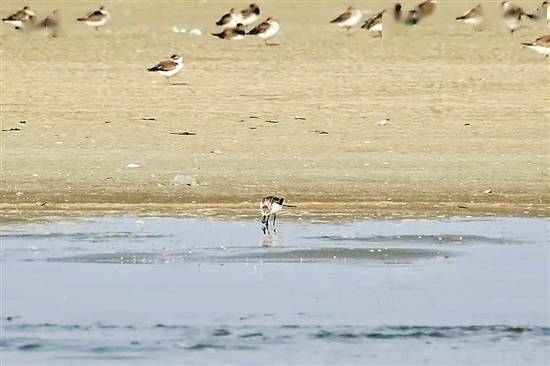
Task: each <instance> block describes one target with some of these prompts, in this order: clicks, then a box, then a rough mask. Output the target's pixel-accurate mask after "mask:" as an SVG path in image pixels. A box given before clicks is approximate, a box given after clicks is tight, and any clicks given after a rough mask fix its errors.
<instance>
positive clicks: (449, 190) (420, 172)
mask: <svg viewBox="0 0 550 366" xmlns="http://www.w3.org/2000/svg"><path fill="white" fill-rule="evenodd" d="M519 3H520V4H521V5H524V6H525V8H527V9H533V8H534V7H535V5H536V2H519ZM2 4H3V8H2V12H3V13H2V15H3V16H4V15H5V14H6V13H8V12H10V11H12V10H13V9H15V8H18V7H20V6H22V5H25V4H26V3H25V4H23V2H17V1H14V2H12V1H6V2H3V3H2ZM406 4H407V5H406V6H409V5H411V4H412V3H406ZM30 5H33V8H35V10H36V11H37V12H38V13H39V15H41V16H44V15H46V14H47V13H48V12H49V11H50V10H51V9H53V8H54V7H55V8H59V9H60V10H61V15H62V17H63V18H64V19H65V20H66V22H65V27H64V30H63V31H62V34H61V36H60V37H59V38H57V39H46V38H43V37H41V36H39V35H33V36H28V35H25V34H19V33H17V32H14V31H13V29H11V28H10V27H5V26H3V27H2V34H1V56H2V66H1V71H2V75H1V78H2V98H1V108H2V111H1V114H2V129H11V128H19V129H20V131H5V132H2V133H1V135H0V137H1V145H2V147H1V148H2V157H1V162H2V168H1V169H2V182H1V183H2V184H1V187H0V207H1V208H2V216H3V220H4V221H8V220H19V219H21V218H29V217H37V218H43V217H46V216H51V215H79V214H82V213H88V214H93V215H98V214H100V215H101V214H116V213H133V214H156V215H178V214H186V215H192V216H193V215H198V216H204V215H222V216H223V215H226V216H232V215H237V216H239V215H249V216H250V215H255V214H256V212H255V210H256V205H257V202H258V201H259V198H261V197H262V196H264V195H268V194H274V195H281V196H284V197H286V198H287V199H288V200H289V201H291V202H294V203H297V204H298V205H299V206H300V207H299V210H298V212H295V213H290V215H291V216H293V217H300V216H322V217H326V218H330V217H355V218H362V217H372V216H375V217H376V216H383V217H437V216H454V215H460V216H468V215H471V216H485V215H500V216H504V215H515V216H548V215H549V213H550V195H549V191H548V164H549V163H548V161H549V137H548V136H549V124H548V122H549V113H550V103H549V97H548V95H550V93H549V69H548V61H546V60H545V59H544V58H543V57H542V56H540V55H537V54H535V53H534V52H531V51H529V50H526V49H524V48H522V47H521V46H520V42H522V41H531V40H533V39H534V38H536V37H538V36H540V35H542V34H546V33H548V28H547V27H546V24H545V23H544V22H530V21H528V20H527V21H525V22H524V23H525V27H524V28H522V29H520V30H518V31H517V32H516V33H515V34H514V35H513V36H511V35H510V34H508V33H507V32H506V30H505V29H504V28H503V27H502V25H501V24H496V25H493V26H492V27H491V28H490V29H487V30H486V31H484V32H481V33H477V34H474V32H473V31H472V29H471V28H470V27H468V26H466V25H463V24H458V23H455V22H454V20H453V19H454V17H455V16H457V15H461V14H462V13H464V11H465V10H467V9H468V8H469V7H470V6H471V5H475V4H473V3H472V4H470V3H461V2H453V3H444V4H440V6H439V7H438V9H437V12H436V13H435V14H434V15H433V16H432V17H431V18H428V19H426V21H425V22H423V23H421V24H420V25H419V26H418V27H417V28H415V29H394V30H392V31H389V32H387V34H385V36H384V39H382V40H380V39H375V38H373V37H372V36H371V35H369V34H367V32H363V31H360V30H356V31H355V34H354V35H353V36H351V37H348V36H346V35H345V32H344V31H342V30H340V29H337V28H336V27H334V26H332V25H331V24H328V20H330V19H332V18H333V17H334V16H335V15H337V14H338V13H339V12H341V11H342V10H343V8H345V6H346V5H347V4H344V3H337V2H323V3H316V2H297V3H295V2H262V3H261V4H260V5H261V7H262V14H263V15H265V16H268V15H272V16H274V17H275V18H277V19H278V20H279V21H280V22H281V26H282V31H281V34H280V36H279V37H277V38H276V40H277V42H278V43H280V46H278V47H265V46H264V45H263V43H262V42H261V41H260V40H258V39H246V40H245V41H243V42H224V41H221V40H218V39H215V38H214V37H211V36H209V34H208V33H209V32H210V31H214V30H215V27H214V26H213V22H215V21H216V20H217V17H218V16H219V15H220V14H222V13H223V12H224V11H226V10H227V8H228V7H229V6H230V5H229V4H228V3H225V2H186V3H178V4H173V3H171V2H164V3H160V4H158V5H157V3H154V4H153V3H152V4H146V3H142V2H139V3H138V2H136V3H132V2H124V3H109V2H106V3H105V5H106V6H108V7H109V9H110V10H111V11H112V13H113V21H112V23H111V24H109V25H108V26H107V27H106V28H105V29H102V30H100V31H98V32H95V31H94V30H93V29H89V28H87V27H85V26H84V25H82V24H77V23H76V22H74V21H73V19H74V18H76V17H77V16H82V14H83V13H85V12H86V11H87V10H90V9H93V8H94V7H95V6H97V4H95V3H90V2H82V3H81V2H78V3H77V2H63V1H60V2H40V3H38V2H37V3H36V4H30ZM236 5H239V4H236ZM241 5H242V6H245V5H246V4H244V3H243V4H241ZM357 5H359V6H361V7H362V8H368V9H371V10H373V11H375V10H378V9H380V8H382V7H383V6H387V5H388V3H386V2H368V3H367V2H359V3H357ZM493 5H494V6H496V4H493ZM488 6H489V7H490V6H491V5H490V4H489V5H488ZM172 25H178V26H180V27H185V28H188V29H190V28H193V27H198V28H200V29H201V30H202V31H203V32H204V33H203V35H202V36H192V35H189V34H176V33H173V32H171V31H170V27H171V26H172ZM176 52H178V53H181V54H182V55H183V57H184V60H185V62H186V68H187V70H186V71H185V72H183V73H181V74H180V75H178V76H177V77H175V78H174V82H184V83H187V84H188V85H177V86H170V85H168V84H167V83H166V81H165V80H164V79H163V78H161V77H160V76H158V75H152V74H151V73H147V72H146V71H145V68H146V67H147V66H151V65H153V64H154V63H156V62H158V61H159V60H161V59H163V58H165V57H168V56H169V55H171V54H173V53H176ZM253 117H257V118H253ZM385 118H389V119H390V121H389V122H388V123H387V124H386V125H384V126H381V125H378V124H377V122H378V121H380V120H383V119H385ZM20 121H25V123H20ZM268 121H271V122H268ZM107 122H108V123H107ZM183 131H188V132H193V133H196V135H193V136H181V135H173V134H171V133H174V132H183ZM320 131H323V132H326V134H325V133H323V134H321V133H320ZM131 163H135V164H139V165H140V166H141V167H140V168H136V169H130V168H127V167H126V166H127V165H128V164H131ZM177 174H183V175H190V176H193V177H194V178H195V179H196V180H197V181H198V183H199V186H198V187H196V188H189V187H185V186H184V187H182V186H173V185H171V184H170V182H171V180H172V179H173V177H174V176H175V175H177ZM487 190H491V191H492V192H493V193H483V192H484V191H487ZM17 192H21V193H23V194H22V195H16V193H17ZM43 204H45V205H43Z"/></svg>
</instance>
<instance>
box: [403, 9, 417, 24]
mask: <svg viewBox="0 0 550 366" xmlns="http://www.w3.org/2000/svg"><path fill="white" fill-rule="evenodd" d="M419 20H420V19H419V17H418V12H417V11H416V10H414V9H413V10H409V13H408V14H407V18H406V19H405V24H408V25H416V24H417V23H418V21H419Z"/></svg>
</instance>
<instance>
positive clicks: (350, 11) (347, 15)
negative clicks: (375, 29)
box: [330, 6, 363, 35]
mask: <svg viewBox="0 0 550 366" xmlns="http://www.w3.org/2000/svg"><path fill="white" fill-rule="evenodd" d="M362 17H363V12H362V11H361V10H359V9H355V8H354V7H353V6H348V8H347V9H346V11H345V12H343V13H342V14H340V15H339V16H338V17H336V18H334V19H333V20H331V21H330V23H333V24H336V25H337V26H339V27H342V28H346V30H347V31H348V35H351V33H350V30H351V28H353V27H355V26H356V25H357V23H359V21H361V18H362Z"/></svg>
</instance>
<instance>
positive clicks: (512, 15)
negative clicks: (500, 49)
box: [500, 0, 535, 33]
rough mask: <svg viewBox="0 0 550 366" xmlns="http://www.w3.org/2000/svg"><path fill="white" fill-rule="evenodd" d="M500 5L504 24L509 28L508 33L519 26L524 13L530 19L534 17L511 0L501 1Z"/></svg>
mask: <svg viewBox="0 0 550 366" xmlns="http://www.w3.org/2000/svg"><path fill="white" fill-rule="evenodd" d="M500 7H501V8H502V20H504V24H506V26H507V27H508V28H509V29H510V33H514V32H515V31H516V30H518V29H519V28H520V27H521V17H522V16H524V15H525V16H526V17H528V18H531V19H533V18H535V16H534V15H532V14H527V13H526V12H524V11H523V9H522V8H521V7H519V6H517V5H515V4H513V3H512V2H511V1H507V0H506V1H503V2H501V3H500Z"/></svg>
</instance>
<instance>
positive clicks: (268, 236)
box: [260, 229, 279, 247]
mask: <svg viewBox="0 0 550 366" xmlns="http://www.w3.org/2000/svg"><path fill="white" fill-rule="evenodd" d="M263 232H264V234H263V235H262V240H261V242H260V243H261V245H262V247H273V246H276V245H277V242H278V241H279V236H278V235H277V233H276V232H275V231H274V232H273V233H271V232H270V231H269V230H267V229H264V230H263Z"/></svg>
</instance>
